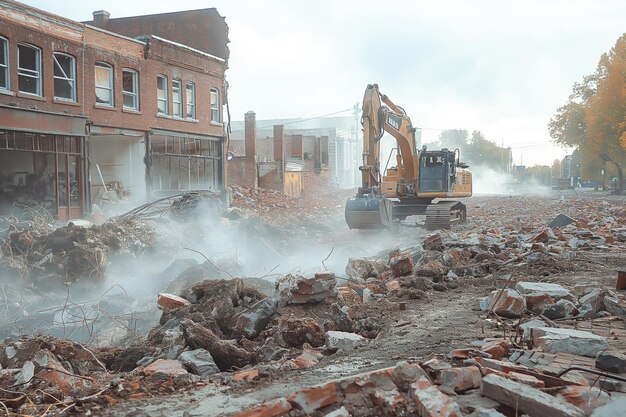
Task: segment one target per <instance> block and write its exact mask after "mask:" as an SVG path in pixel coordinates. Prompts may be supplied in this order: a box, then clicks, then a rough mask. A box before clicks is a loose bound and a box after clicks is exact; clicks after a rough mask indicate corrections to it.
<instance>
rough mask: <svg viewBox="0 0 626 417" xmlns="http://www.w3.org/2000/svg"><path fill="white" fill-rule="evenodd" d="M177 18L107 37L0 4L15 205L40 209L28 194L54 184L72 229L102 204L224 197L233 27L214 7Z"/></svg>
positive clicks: (4, 142) (7, 168) (1, 94)
mask: <svg viewBox="0 0 626 417" xmlns="http://www.w3.org/2000/svg"><path fill="white" fill-rule="evenodd" d="M172 15H173V16H171V15H170V14H165V15H152V16H139V17H136V18H134V19H139V20H142V21H146V22H148V21H149V22H151V24H147V23H146V24H143V25H138V24H135V23H133V24H131V26H132V28H133V29H134V30H136V31H137V32H136V33H130V32H125V31H124V30H122V29H121V28H122V27H123V26H124V25H123V24H122V23H123V22H122V21H124V22H126V20H125V19H115V20H119V21H120V22H118V24H117V25H116V26H112V27H110V28H109V27H107V30H103V29H101V28H99V27H96V26H95V25H92V24H91V23H93V22H88V23H87V24H85V23H79V22H75V21H72V20H69V19H66V18H63V17H60V16H56V15H53V14H51V13H47V12H45V11H42V10H38V9H35V8H32V7H29V6H26V5H23V4H21V3H18V2H15V1H10V0H2V1H0V46H1V47H2V50H0V52H1V53H0V55H3V61H2V62H1V63H2V64H3V65H4V68H5V71H6V74H7V78H6V82H5V83H4V84H0V114H1V116H2V117H0V131H1V134H0V160H1V161H2V164H0V165H2V166H3V168H2V169H0V176H2V178H3V179H5V180H6V181H5V182H7V183H14V184H15V187H12V189H11V190H10V192H9V193H7V194H6V196H7V198H10V199H11V200H12V201H21V202H23V203H29V202H30V201H40V200H41V199H42V196H40V195H38V194H37V192H35V191H33V192H32V193H31V192H30V191H29V190H30V189H32V190H37V189H38V187H39V188H41V187H40V183H43V184H46V186H47V188H48V191H47V194H46V195H45V196H44V197H45V200H46V201H47V203H46V204H47V206H48V207H47V208H49V209H50V211H52V212H53V213H54V214H56V216H57V217H58V218H59V219H61V220H64V219H68V218H77V217H82V216H85V215H87V214H88V213H89V212H90V210H91V207H92V204H94V203H97V205H98V206H102V205H105V206H106V205H107V204H108V203H109V202H112V203H118V202H119V201H122V202H123V201H126V200H132V203H133V204H137V203H141V202H145V201H146V199H151V198H154V197H159V196H162V195H171V194H176V193H180V192H184V191H188V190H194V189H212V190H222V189H223V188H224V187H223V185H224V177H225V172H224V171H225V167H224V164H223V162H222V161H223V159H224V158H223V152H224V148H225V146H223V142H224V138H225V132H224V125H223V114H222V113H223V112H222V106H223V105H224V104H225V102H226V96H227V94H226V91H225V90H226V89H225V82H224V73H225V71H226V69H227V66H228V65H227V61H226V58H227V57H228V48H227V43H228V39H227V37H228V29H227V26H226V23H225V21H224V19H223V18H222V17H220V16H219V14H218V13H217V11H216V10H215V9H206V10H201V11H193V12H181V13H176V14H172ZM182 16H186V17H187V18H189V19H192V20H193V22H194V23H193V25H185V24H184V23H183V22H184V21H183V20H181V17H182ZM168 19H172V20H171V21H170V20H168ZM168 28H170V29H171V33H168V31H167V29H168ZM118 29H119V30H118ZM109 30H112V31H109ZM113 31H116V32H117V33H113ZM185 32H186V33H187V35H190V36H191V37H192V38H193V40H192V39H191V38H190V43H191V44H190V43H187V44H183V42H181V41H183V40H184V36H185ZM130 36H132V38H131V37H130ZM134 37H137V39H134ZM222 57H224V58H222ZM159 80H163V81H159ZM159 82H161V84H159ZM160 87H161V88H160ZM163 106H164V107H165V108H163ZM65 138H68V139H65ZM63 141H71V145H67V148H65V147H64V146H63V145H62V143H63ZM68 143H70V142H68ZM59 150H60V151H59ZM31 154H32V155H31ZM31 159H32V160H33V161H34V162H32V161H30V160H31ZM5 160H6V161H11V160H13V161H16V162H14V163H13V166H11V164H8V163H5V162H6V161H5ZM174 165H175V166H178V167H180V168H179V170H177V171H176V172H174V171H172V168H171V166H174ZM42 172H44V173H45V174H46V178H44V179H43V180H42V176H41V175H42V174H41V173H42ZM40 191H41V190H40ZM9 194H10V197H8V196H9ZM129 202H130V201H129ZM3 203H6V202H4V201H0V206H2V204H3Z"/></svg>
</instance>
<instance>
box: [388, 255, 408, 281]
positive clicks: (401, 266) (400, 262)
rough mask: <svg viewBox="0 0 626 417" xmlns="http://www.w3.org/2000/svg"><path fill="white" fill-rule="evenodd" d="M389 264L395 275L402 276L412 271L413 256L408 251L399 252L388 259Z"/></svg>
mask: <svg viewBox="0 0 626 417" xmlns="http://www.w3.org/2000/svg"><path fill="white" fill-rule="evenodd" d="M389 266H391V271H392V272H393V275H394V276H395V277H403V276H405V275H411V274H412V273H413V266H414V265H413V257H412V256H411V254H409V253H401V254H400V255H397V256H394V257H393V258H391V259H390V260H389Z"/></svg>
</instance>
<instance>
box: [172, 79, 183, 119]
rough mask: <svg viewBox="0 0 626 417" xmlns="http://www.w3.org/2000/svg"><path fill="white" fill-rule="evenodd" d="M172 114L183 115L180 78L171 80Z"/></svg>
mask: <svg viewBox="0 0 626 417" xmlns="http://www.w3.org/2000/svg"><path fill="white" fill-rule="evenodd" d="M172 115H174V116H176V117H182V116H183V92H182V83H181V82H180V80H177V79H173V80H172Z"/></svg>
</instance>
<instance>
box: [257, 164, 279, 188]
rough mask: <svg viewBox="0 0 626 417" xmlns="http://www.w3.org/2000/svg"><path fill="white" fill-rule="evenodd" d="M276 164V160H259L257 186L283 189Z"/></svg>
mask: <svg viewBox="0 0 626 417" xmlns="http://www.w3.org/2000/svg"><path fill="white" fill-rule="evenodd" d="M278 166H279V163H278V162H259V187H261V188H265V189H269V190H277V191H280V192H282V191H283V187H282V179H281V177H280V174H279V172H278Z"/></svg>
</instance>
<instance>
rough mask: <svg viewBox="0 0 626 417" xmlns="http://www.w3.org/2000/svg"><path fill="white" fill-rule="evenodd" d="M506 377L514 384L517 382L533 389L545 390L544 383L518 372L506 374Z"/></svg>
mask: <svg viewBox="0 0 626 417" xmlns="http://www.w3.org/2000/svg"><path fill="white" fill-rule="evenodd" d="M507 377H508V378H510V379H511V380H513V381H515V382H519V383H522V384H525V385H528V386H531V387H533V388H545V387H546V383H545V382H543V381H542V380H540V379H538V378H535V377H534V376H532V375H527V374H521V373H519V372H514V371H511V372H509V373H508V374H507Z"/></svg>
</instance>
